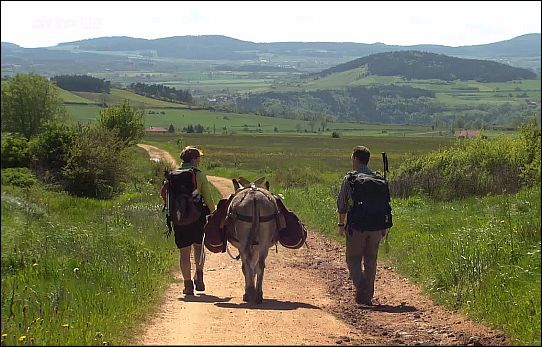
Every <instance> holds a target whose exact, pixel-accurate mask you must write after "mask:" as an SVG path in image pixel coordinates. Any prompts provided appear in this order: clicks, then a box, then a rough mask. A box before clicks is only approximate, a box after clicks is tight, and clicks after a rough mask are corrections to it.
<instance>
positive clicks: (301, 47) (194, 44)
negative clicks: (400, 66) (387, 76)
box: [58, 33, 541, 58]
mask: <svg viewBox="0 0 542 347" xmlns="http://www.w3.org/2000/svg"><path fill="white" fill-rule="evenodd" d="M540 39H541V35H540V34H539V33H533V34H526V35H521V36H518V37H515V38H512V39H510V40H505V41H499V42H495V43H488V44H482V45H471V46H459V47H449V46H444V45H428V44H419V45H411V46H400V45H386V44H383V43H372V44H367V43H354V42H271V43H255V42H251V41H242V40H238V39H234V38H231V37H227V36H221V35H201V36H173V37H167V38H160V39H152V40H149V39H138V38H132V37H126V36H122V37H100V38H95V39H87V40H80V41H73V42H65V43H60V44H59V45H58V46H65V45H76V46H79V49H83V50H89V49H91V50H97V51H129V50H141V49H147V50H156V51H158V52H159V56H171V57H184V58H188V57H192V56H193V55H207V54H208V52H209V50H210V49H213V50H215V52H217V53H216V54H219V55H220V54H227V55H231V54H234V53H236V54H238V55H239V56H245V57H252V56H253V54H255V53H256V52H258V53H281V54H292V55H293V54H302V55H305V54H310V55H314V56H359V57H361V56H366V55H370V54H375V53H383V52H389V51H397V50H417V51H426V52H431V53H438V54H445V55H450V56H457V55H461V56H472V57H478V58H487V57H488V56H494V57H520V56H521V57H523V56H529V57H535V56H540V48H541V45H540ZM200 49H201V50H202V51H199V50H200ZM218 52H221V53H218Z"/></svg>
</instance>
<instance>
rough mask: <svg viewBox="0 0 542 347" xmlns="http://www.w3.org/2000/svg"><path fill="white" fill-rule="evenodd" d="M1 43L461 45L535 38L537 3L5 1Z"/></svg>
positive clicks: (539, 21)
mask: <svg viewBox="0 0 542 347" xmlns="http://www.w3.org/2000/svg"><path fill="white" fill-rule="evenodd" d="M1 6H2V8H1V16H2V20H1V26H2V31H1V36H2V41H4V42H11V43H15V44H18V45H20V46H23V47H27V48H30V47H46V46H54V45H56V44H58V43H61V42H68V41H76V40H82V39H88V38H96V37H103V36H131V37H137V38H145V39H156V38H162V37H171V36H184V35H225V36H230V37H233V38H236V39H240V40H245V41H253V42H286V41H304V42H316V41H320V42H321V41H326V42H359V43H375V42H383V43H385V44H388V45H394V44H395V45H415V44H440V45H446V46H463V45H477V44H485V43H492V42H497V41H503V40H509V39H511V38H514V37H516V36H519V35H523V34H527V33H540V31H541V29H540V27H541V19H540V12H541V2H540V1H513V2H512V1H489V2H486V1H484V2H476V1H464V2H463V1H446V2H441V1H436V2H418V1H408V2H403V1H400V2H393V1H375V2H371V1H363V2H362V1H359V2H351V1H345V2H341V1H335V2H327V1H323V2H322V1H314V2H311V1H303V2H292V1H287V2H281V1H252V2H244V1H243V2H237V1H231V2H222V1H221V2H212V1H202V2H198V1H193V2H192V1H179V2H169V1H168V2H161V1H153V2H150V1H143V2H140V1H130V2H115V1H104V2H100V1H69V2H56V1H43V2H41V1H40V2H33V1H2V2H1Z"/></svg>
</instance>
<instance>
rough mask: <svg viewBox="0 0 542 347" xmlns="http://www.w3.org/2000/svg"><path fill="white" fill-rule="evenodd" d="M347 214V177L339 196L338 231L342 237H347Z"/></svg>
mask: <svg viewBox="0 0 542 347" xmlns="http://www.w3.org/2000/svg"><path fill="white" fill-rule="evenodd" d="M346 212H348V181H347V179H346V177H345V178H344V179H343V182H342V184H341V189H340V190H339V195H338V196H337V214H338V216H337V229H338V231H339V235H341V236H344V235H345V229H346V226H345V219H346Z"/></svg>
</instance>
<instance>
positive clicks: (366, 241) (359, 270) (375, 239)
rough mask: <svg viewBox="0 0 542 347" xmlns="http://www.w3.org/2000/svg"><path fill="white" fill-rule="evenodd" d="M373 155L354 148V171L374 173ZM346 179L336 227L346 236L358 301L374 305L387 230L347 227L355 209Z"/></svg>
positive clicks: (365, 148) (338, 206)
mask: <svg viewBox="0 0 542 347" xmlns="http://www.w3.org/2000/svg"><path fill="white" fill-rule="evenodd" d="M369 158H370V152H369V149H368V148H367V147H365V146H357V147H354V149H353V152H352V169H353V170H355V171H356V172H361V173H365V174H374V173H373V172H372V171H371V170H370V169H369V168H368V167H367V163H368V162H369ZM347 177H348V176H345V177H344V179H343V181H342V185H341V189H340V191H339V195H338V196H337V213H338V221H337V227H338V232H339V235H341V236H346V264H347V265H348V271H349V273H350V279H351V280H352V282H353V284H354V286H355V288H356V297H355V299H356V302H357V303H358V304H363V305H372V298H373V294H374V282H375V276H376V262H377V255H378V247H379V245H380V240H381V239H382V237H383V236H385V235H386V232H387V230H386V229H382V230H376V231H363V230H357V229H355V228H353V227H352V225H351V224H350V223H349V224H348V225H346V224H345V219H346V214H347V212H348V211H350V209H351V207H352V189H351V187H350V184H349V182H348V179H347Z"/></svg>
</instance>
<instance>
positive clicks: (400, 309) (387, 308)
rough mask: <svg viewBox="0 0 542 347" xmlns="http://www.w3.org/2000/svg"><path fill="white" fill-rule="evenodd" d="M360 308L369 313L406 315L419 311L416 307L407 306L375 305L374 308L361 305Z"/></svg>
mask: <svg viewBox="0 0 542 347" xmlns="http://www.w3.org/2000/svg"><path fill="white" fill-rule="evenodd" d="M359 308H362V309H364V310H369V311H379V312H388V313H405V312H416V311H418V309H417V308H416V307H414V306H406V305H398V306H391V305H373V306H367V305H360V306H359Z"/></svg>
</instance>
